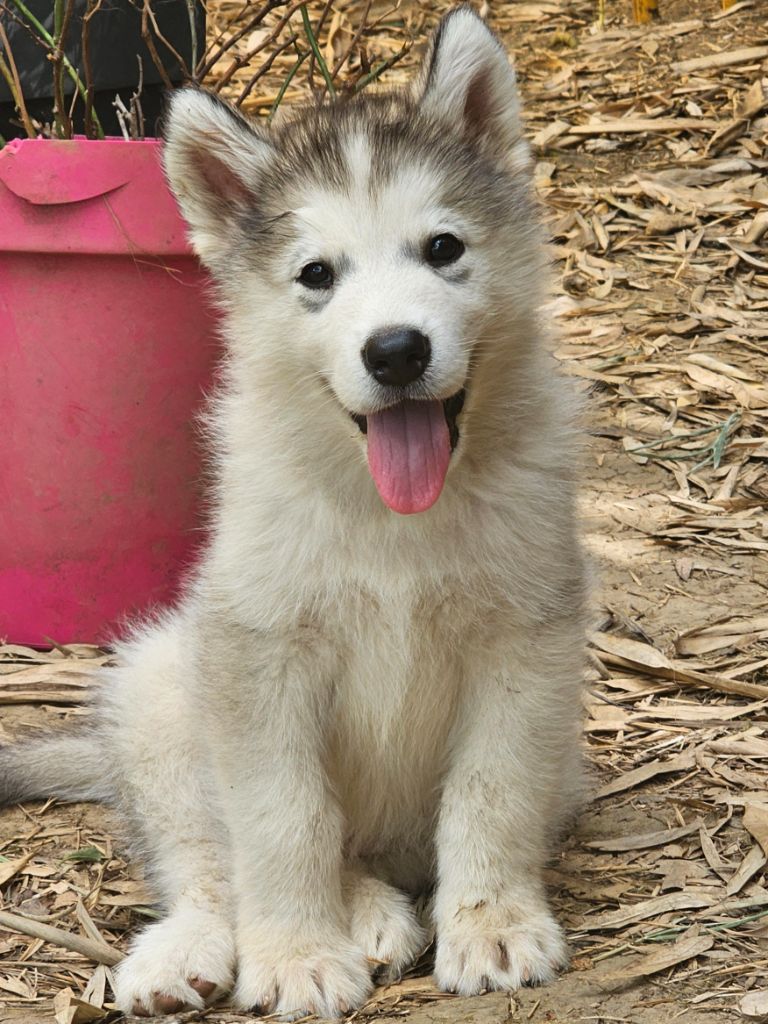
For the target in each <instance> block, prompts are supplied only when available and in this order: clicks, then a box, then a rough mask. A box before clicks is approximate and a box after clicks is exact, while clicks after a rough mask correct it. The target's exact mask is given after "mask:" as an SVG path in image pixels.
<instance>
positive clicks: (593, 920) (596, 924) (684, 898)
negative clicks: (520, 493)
mask: <svg viewBox="0 0 768 1024" xmlns="http://www.w3.org/2000/svg"><path fill="white" fill-rule="evenodd" d="M711 905H712V900H710V899H707V898H706V897H702V896H694V895H693V894H692V893H689V892H673V893H668V894H667V895H666V896H654V898H653V899H650V900H644V901H643V902H642V903H636V904H635V905H634V906H631V907H621V909H620V910H611V911H609V912H608V913H606V914H596V915H594V916H591V917H585V918H583V919H582V921H581V923H580V924H579V925H578V930H579V931H581V932H596V931H603V930H605V931H615V930H616V929H618V928H624V927H625V926H626V925H628V924H636V923H637V922H638V921H644V920H646V919H647V918H649V917H658V916H659V915H660V914H669V913H671V912H672V911H673V910H697V909H700V908H701V907H709V906H711Z"/></svg>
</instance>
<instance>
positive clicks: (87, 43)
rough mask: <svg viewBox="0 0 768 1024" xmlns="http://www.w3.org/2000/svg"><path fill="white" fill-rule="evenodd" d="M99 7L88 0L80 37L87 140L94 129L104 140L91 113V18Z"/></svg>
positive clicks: (98, 4)
mask: <svg viewBox="0 0 768 1024" xmlns="http://www.w3.org/2000/svg"><path fill="white" fill-rule="evenodd" d="M100 7H101V0H88V3H87V6H86V10H85V14H84V15H83V22H82V34H81V37H80V49H81V52H82V55H83V70H84V72H85V113H84V114H83V124H84V128H85V137H86V138H87V139H92V138H93V134H94V129H95V131H96V135H98V136H100V137H101V138H104V132H103V131H100V128H101V125H99V124H98V120H97V119H96V118H95V116H94V112H93V97H94V92H95V88H94V84H93V68H92V66H91V18H92V17H93V16H94V14H95V13H96V12H97V11H98V10H99V8H100Z"/></svg>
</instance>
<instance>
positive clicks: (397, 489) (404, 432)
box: [368, 401, 451, 515]
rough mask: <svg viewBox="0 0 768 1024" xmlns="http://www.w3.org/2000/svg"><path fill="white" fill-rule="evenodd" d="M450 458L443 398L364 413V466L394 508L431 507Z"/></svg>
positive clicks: (410, 510)
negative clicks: (366, 453) (365, 426)
mask: <svg viewBox="0 0 768 1024" xmlns="http://www.w3.org/2000/svg"><path fill="white" fill-rule="evenodd" d="M450 459H451V440H450V437H449V435H448V424H447V423H446V422H445V414H444V413H443V403H442V402H413V401H407V402H401V403H400V404H399V405H393V406H392V407H391V408H390V409H385V410H384V412H377V413H374V414H373V415H372V416H369V417H368V468H369V469H370V471H371V476H372V477H373V482H374V483H375V484H376V489H377V490H378V492H379V494H380V495H381V499H382V501H383V502H384V504H385V505H388V506H389V508H391V509H392V510H393V511H394V512H400V514H401V515H411V514H412V513H413V512H425V511H426V510H427V509H428V508H431V507H432V506H433V505H434V504H435V502H436V501H437V499H438V498H439V497H440V492H441V491H442V489H443V484H444V483H445V474H446V473H447V472H448V463H449V462H450Z"/></svg>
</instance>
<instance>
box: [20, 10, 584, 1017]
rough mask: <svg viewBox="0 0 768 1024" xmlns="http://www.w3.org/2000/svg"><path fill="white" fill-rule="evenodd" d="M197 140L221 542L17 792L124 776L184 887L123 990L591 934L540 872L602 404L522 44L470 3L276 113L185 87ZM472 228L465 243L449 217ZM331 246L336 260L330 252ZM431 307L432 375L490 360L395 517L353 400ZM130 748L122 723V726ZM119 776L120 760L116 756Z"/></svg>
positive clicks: (133, 1002)
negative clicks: (366, 353)
mask: <svg viewBox="0 0 768 1024" xmlns="http://www.w3.org/2000/svg"><path fill="white" fill-rule="evenodd" d="M165 152H166V156H165V159H166V168H167V173H168V178H169V181H170V183H171V187H172V188H173V190H174V192H175V193H176V195H177V196H178V199H179V202H180V205H181V208H182V211H183V213H184V216H185V217H186V219H187V221H188V222H189V225H190V232H191V237H192V240H193V243H194V246H195V248H196V250H197V252H198V253H199V255H200V257H201V259H202V260H203V261H204V263H205V264H206V265H207V266H208V268H209V269H210V271H211V273H212V276H213V279H214V281H215V284H216V288H217V291H218V295H219V299H220V302H221V306H222V309H223V311H224V313H225V335H226V342H227V356H226V360H225V363H224V367H223V374H222V377H223V379H222V384H221V388H220V391H219V394H218V397H217V398H216V400H215V402H214V403H213V406H212V408H211V411H210V415H209V424H210V434H211V441H212V449H213V452H214V456H215V464H216V474H215V475H216V485H215V493H214V497H213V500H212V514H211V518H212V529H211V538H210V543H209V545H208V547H207V550H206V552H205V554H204V557H203V558H202V560H201V563H200V565H199V567H198V569H197V571H196V573H195V575H194V578H193V580H192V581H191V583H190V585H189V587H188V589H187V593H186V596H185V597H184V599H183V601H182V602H181V603H180V604H179V606H178V607H177V608H176V609H175V610H173V611H170V612H168V613H167V614H165V615H164V616H163V617H161V618H160V619H158V620H157V621H156V622H153V623H151V624H149V625H146V626H144V627H142V628H139V629H137V630H136V631H135V634H134V636H133V638H132V639H130V640H129V641H128V642H126V643H124V644H122V645H121V646H120V648H119V652H118V656H119V667H117V668H114V669H110V670H109V671H107V672H105V674H104V678H103V686H102V687H101V698H100V703H99V707H98V711H97V716H96V726H95V727H94V729H93V730H91V731H89V732H88V733H87V734H83V735H81V736H80V737H79V738H78V737H77V736H68V737H65V738H63V739H54V740H51V741H49V742H48V743H32V744H28V745H26V746H23V745H22V746H19V747H15V748H10V749H6V750H5V751H4V752H3V753H2V754H1V755H0V784H1V785H2V790H1V792H2V795H3V797H4V799H5V800H6V802H7V801H10V800H18V799H22V798H24V799H29V798H31V797H35V796H43V795H47V794H56V795H58V796H60V797H64V798H70V799H92V798H104V799H110V800H113V801H115V802H116V803H117V804H118V805H119V806H120V808H121V809H122V810H123V812H124V814H125V815H126V817H127V818H128V819H129V821H130V822H131V823H132V824H133V828H134V832H135V834H136V836H137V838H138V843H137V845H138V849H139V851H140V853H141V855H142V856H143V857H144V859H145V860H146V863H147V865H148V869H149V872H150V876H151V879H152V881H153V882H154V884H155V886H156V889H157V891H158V893H159V895H160V897H161V898H162V900H163V903H164V905H165V908H166V912H167V916H166V917H165V919H164V920H162V921H160V922H158V923H156V924H152V925H150V926H149V927H148V928H147V929H145V930H144V931H143V932H142V933H141V934H140V935H139V937H138V938H137V939H136V941H135V942H134V945H133V947H132V951H131V953H130V955H129V956H128V957H127V959H126V960H125V961H124V962H123V963H122V964H121V965H120V967H119V968H118V971H117V1000H118V1004H119V1005H120V1007H121V1008H122V1009H124V1010H126V1011H134V1012H140V1013H149V1012H169V1011H175V1010H178V1009H180V1008H181V1007H202V1006H203V1005H204V1003H205V1002H206V1001H210V1000H211V999H214V998H216V997H217V996H218V995H219V994H221V993H224V992H227V991H229V990H230V989H231V988H232V986H233V985H234V999H235V1002H236V1003H237V1005H239V1006H241V1007H258V1008H260V1009H261V1010H262V1011H264V1012H268V1011H276V1012H278V1013H280V1014H282V1015H284V1016H287V1017H291V1016H295V1015H301V1014H304V1013H305V1012H308V1011H309V1012H316V1013H319V1014H321V1015H324V1016H337V1015H339V1014H342V1013H344V1012H345V1011H346V1010H349V1009H351V1008H354V1007H357V1006H360V1005H361V1004H362V1003H363V1002H364V1001H365V999H366V997H367V995H368V993H369V991H370V987H371V973H372V968H373V966H375V964H374V963H373V962H376V963H380V962H382V961H385V962H387V963H389V964H390V965H391V966H392V968H393V969H394V970H400V969H402V968H403V967H405V966H406V965H407V964H408V963H409V962H410V961H411V960H412V959H413V958H414V957H415V956H416V955H417V954H418V953H419V951H420V950H421V949H422V948H423V945H424V939H425V936H424V932H423V931H422V928H421V926H420V925H419V923H418V921H417V919H416V916H415V914H414V910H413V905H412V898H413V896H414V895H415V894H417V893H419V892H421V891H424V890H425V889H427V888H430V887H432V886H434V921H435V925H436V930H437V953H436V966H435V973H436V979H437V982H438V984H439V985H440V986H441V987H442V988H443V989H447V990H452V991H457V992H460V993H462V994H472V993H477V992H480V991H481V990H483V989H488V988H497V989H514V988H516V987H517V986H519V985H520V984H522V983H525V982H532V983H536V982H546V981H548V980H549V979H551V978H552V977H553V974H554V972H555V970H556V968H557V967H558V966H559V965H561V964H562V963H563V959H564V955H565V946H564V942H563V937H562V934H561V930H560V928H559V926H558V924H557V923H556V921H555V920H554V918H553V916H552V914H551V912H550V910H549V908H548V906H547V901H546V897H545V892H544V884H543V881H542V867H543V865H544V863H545V860H546V857H547V855H548V850H549V845H550V842H551V838H552V835H553V831H554V829H555V828H556V826H557V824H558V822H559V821H560V820H561V818H562V815H563V814H564V813H565V812H566V811H568V809H569V808H570V807H571V806H572V805H573V801H574V799H575V792H576V790H577V788H578V785H579V777H580V770H579V744H578V731H579V717H580V700H579V684H580V677H581V672H582V664H581V661H582V654H581V651H582V631H583V567H582V560H581V554H580V551H579V546H578V542H577V538H576V532H575V525H574V481H573V477H572V473H573V467H574V465H575V462H576V459H575V457H574V450H575V445H576V440H575V431H574V427H573V408H572V402H571V399H570V396H569V394H568V392H567V390H566V389H565V387H564V385H563V383H562V382H561V381H560V380H559V379H558V378H557V377H556V375H555V373H554V370H553V367H552V365H551V359H550V357H549V355H548V354H547V352H546V349H545V345H544V343H543V328H542V324H541V322H540V313H539V310H540V307H541V303H542V289H543V287H544V281H545V277H546V274H545V267H544V262H543V258H542V253H541V248H540V244H539V240H538V227H537V217H536V212H535V208H534V206H533V204H532V200H531V197H530V194H529V193H530V190H529V186H530V180H529V179H530V171H529V160H528V155H527V151H526V147H525V144H524V142H523V140H522V137H521V129H520V121H519V112H518V101H517V91H516V85H515V79H514V73H513V71H512V69H511V68H510V66H509V63H508V60H507V57H506V55H505V53H504V51H503V49H502V48H501V46H500V44H499V43H498V41H497V40H496V39H495V37H494V36H493V35H492V34H491V33H490V32H489V31H488V29H487V28H486V27H485V26H484V24H483V23H482V22H481V21H480V20H479V19H478V18H477V17H476V16H475V15H474V14H473V13H472V12H471V10H470V9H469V8H466V7H463V8H459V9H457V10H456V11H454V12H453V13H451V14H450V15H448V17H447V18H445V19H444V21H443V22H442V24H441V25H440V27H439V29H438V32H437V33H436V36H435V38H434V40H433V43H432V48H431V51H430V54H429V55H428V58H427V60H426V61H425V65H424V72H423V74H422V75H421V77H420V79H419V81H418V82H416V83H415V85H414V87H413V89H412V90H411V91H409V92H403V93H395V94H392V95H389V96H385V97H383V98H381V97H377V96H370V97H365V96H364V97H360V98H356V99H354V100H352V101H345V102H338V103H335V104H331V105H327V106H324V107H321V108H319V109H318V108H315V109H308V110H303V111H300V112H299V113H298V114H296V115H294V116H292V118H290V119H288V120H286V121H285V122H284V123H281V124H280V125H278V126H276V127H274V128H273V129H271V130H266V129H263V128H262V127H260V126H256V125H254V124H250V123H248V122H247V121H245V120H244V119H242V118H241V117H240V116H239V115H238V114H236V113H234V112H233V111H232V110H230V109H229V108H227V107H226V106H225V105H223V104H222V103H221V102H219V101H218V100H216V99H214V98H213V97H211V96H209V95H207V94H206V93H204V92H199V91H191V90H185V91H181V92H179V93H177V94H176V95H175V97H174V99H173V102H172V105H171V110H170V118H169V123H168V131H167V146H166V151H165ZM441 232H451V233H453V234H454V235H456V236H457V237H459V238H460V239H461V240H462V241H463V242H464V244H465V247H466V250H465V252H464V255H463V256H462V257H461V259H460V260H459V261H457V263H455V264H452V265H451V266H448V267H445V268H442V269H435V268H434V267H432V266H429V265H427V264H426V263H425V261H424V259H423V258H422V254H423V246H424V242H425V240H426V239H428V238H430V237H432V236H434V235H437V234H440V233H441ZM318 259H323V260H325V261H330V262H331V263H332V264H333V266H334V268H335V269H336V274H337V279H336V283H335V284H334V286H333V288H331V289H329V290H327V291H315V292H312V291H310V290H308V289H306V288H305V287H303V286H302V284H301V283H300V282H298V281H297V276H298V274H299V273H300V271H301V268H302V266H304V265H305V264H307V263H308V262H310V261H313V260H318ZM401 324H406V325H410V326H412V327H414V328H416V329H418V330H420V331H422V332H423V333H424V334H426V335H428V336H429V337H430V339H431V344H432V361H431V363H430V366H429V369H428V372H427V373H426V374H425V375H424V377H423V378H421V379H420V380H418V381H417V382H415V383H414V384H412V385H409V386H408V388H407V389H406V393H407V395H408V397H411V398H440V399H443V398H447V397H449V396H451V395H453V394H454V393H455V392H456V391H457V390H459V389H461V388H463V387H466V388H467V400H466V405H465V408H464V411H463V412H462V413H461V415H460V417H459V420H458V424H459V430H460V440H459V444H458V447H457V449H456V450H455V451H454V453H453V456H452V459H451V465H450V469H449V473H448V478H447V482H446V485H445V489H444V492H443V494H442V496H441V497H440V499H439V500H438V501H437V503H436V504H435V506H434V507H433V508H432V509H430V510H429V511H428V512H424V513H422V514H420V515H416V516H398V515H396V514H395V513H393V512H391V511H390V510H388V509H387V508H386V507H385V506H384V505H383V504H382V502H381V500H380V499H379V497H378V495H377V492H376V489H375V487H374V484H373V482H372V480H371V477H370V474H369V472H368V469H367V467H366V458H365V450H366V439H365V437H364V436H363V434H362V433H361V432H360V430H359V429H358V427H357V425H356V423H355V422H354V421H353V419H352V418H351V415H350V414H356V415H358V416H365V415H371V414H372V413H374V412H376V410H378V409H379V408H382V407H383V406H385V405H386V404H387V402H391V401H392V397H391V394H389V393H388V391H387V389H386V388H384V387H383V386H381V385H380V384H378V383H377V382H376V381H375V380H374V379H373V377H372V376H370V375H369V374H368V373H367V372H366V370H365V367H364V365H363V361H362V359H361V356H360V352H361V347H362V345H363V344H364V343H365V339H366V338H367V337H368V336H369V335H370V334H371V333H372V332H374V331H376V330H379V329H381V328H383V327H387V326H392V325H401ZM102 751H103V752H104V754H103V756H102ZM104 772H108V775H104V774H103V773H104Z"/></svg>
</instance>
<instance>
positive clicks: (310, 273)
mask: <svg viewBox="0 0 768 1024" xmlns="http://www.w3.org/2000/svg"><path fill="white" fill-rule="evenodd" d="M298 280H299V282H300V284H303V285H304V286H305V287H307V288H330V287H331V285H332V284H333V271H332V270H331V268H330V267H329V266H328V264H327V263H320V262H319V261H315V262H314V263H308V264H307V265H306V266H305V267H302V268H301V273H300V274H299V277H298Z"/></svg>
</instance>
